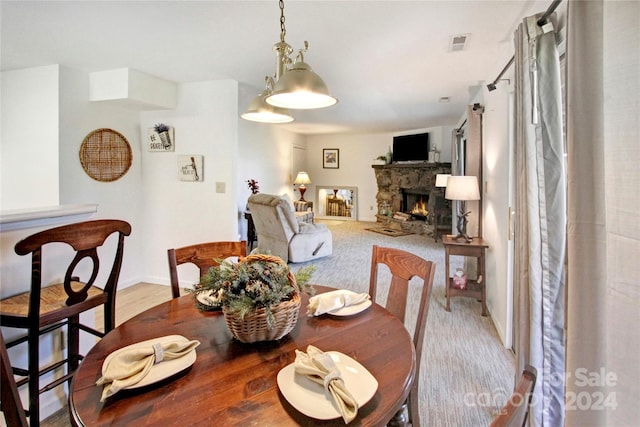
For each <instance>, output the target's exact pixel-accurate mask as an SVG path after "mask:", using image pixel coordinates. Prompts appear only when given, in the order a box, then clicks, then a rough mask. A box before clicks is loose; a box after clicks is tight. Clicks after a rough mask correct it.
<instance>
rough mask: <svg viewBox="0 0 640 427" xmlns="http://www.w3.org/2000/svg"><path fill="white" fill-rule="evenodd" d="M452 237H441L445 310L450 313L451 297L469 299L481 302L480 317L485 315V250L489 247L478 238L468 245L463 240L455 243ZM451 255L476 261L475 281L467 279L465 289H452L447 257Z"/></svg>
mask: <svg viewBox="0 0 640 427" xmlns="http://www.w3.org/2000/svg"><path fill="white" fill-rule="evenodd" d="M454 238H455V236H453V235H450V234H449V235H444V236H442V243H443V244H444V253H445V255H444V264H445V277H446V280H447V283H446V290H447V306H446V310H447V311H451V306H450V299H451V298H453V297H471V298H476V299H478V300H480V301H481V302H482V315H483V316H486V315H487V300H486V289H485V286H486V285H485V282H486V278H485V250H486V249H487V248H488V247H489V245H488V244H487V242H485V241H484V240H483V239H482V238H480V237H474V238H473V240H472V241H471V242H470V243H467V242H465V241H464V240H463V239H460V240H459V241H456V240H455V239H454ZM451 255H458V256H466V257H475V258H477V261H478V270H477V275H476V278H475V279H471V278H469V277H467V288H466V289H457V288H454V287H453V278H452V277H451V276H450V275H449V257H450V256H451Z"/></svg>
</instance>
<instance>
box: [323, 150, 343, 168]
mask: <svg viewBox="0 0 640 427" xmlns="http://www.w3.org/2000/svg"><path fill="white" fill-rule="evenodd" d="M322 167H323V168H325V169H338V168H340V150H339V149H337V148H323V149H322Z"/></svg>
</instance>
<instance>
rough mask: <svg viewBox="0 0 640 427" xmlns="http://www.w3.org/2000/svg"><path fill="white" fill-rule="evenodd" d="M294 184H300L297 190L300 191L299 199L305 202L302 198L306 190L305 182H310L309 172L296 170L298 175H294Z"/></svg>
mask: <svg viewBox="0 0 640 427" xmlns="http://www.w3.org/2000/svg"><path fill="white" fill-rule="evenodd" d="M293 183H294V184H298V185H300V186H299V187H298V190H299V191H300V201H301V202H306V200H305V199H304V192H305V191H307V187H306V184H311V178H309V174H308V173H306V172H298V176H296V180H295V181H293Z"/></svg>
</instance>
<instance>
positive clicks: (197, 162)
mask: <svg viewBox="0 0 640 427" xmlns="http://www.w3.org/2000/svg"><path fill="white" fill-rule="evenodd" d="M203 164H204V160H203V156H195V155H193V156H192V155H188V156H178V179H179V180H180V181H196V182H201V181H204V175H203V170H202V166H203Z"/></svg>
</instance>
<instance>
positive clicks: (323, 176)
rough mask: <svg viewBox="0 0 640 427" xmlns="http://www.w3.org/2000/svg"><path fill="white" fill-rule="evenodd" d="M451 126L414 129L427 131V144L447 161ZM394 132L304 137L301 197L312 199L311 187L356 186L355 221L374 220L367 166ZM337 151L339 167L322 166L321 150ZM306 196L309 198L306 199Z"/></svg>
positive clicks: (373, 198)
mask: <svg viewBox="0 0 640 427" xmlns="http://www.w3.org/2000/svg"><path fill="white" fill-rule="evenodd" d="M452 129H453V127H449V126H441V127H435V128H426V129H419V130H415V132H429V138H430V142H432V143H434V144H436V146H437V147H438V150H440V152H441V159H440V160H441V161H442V162H450V161H451V140H450V138H451V130H452ZM393 135H394V133H375V134H343V135H311V136H308V137H307V168H308V172H309V176H310V177H311V182H312V183H311V184H309V185H307V193H306V194H305V198H306V199H308V200H312V199H311V197H314V199H313V200H314V203H315V204H316V206H317V203H318V201H317V200H315V192H316V190H315V187H316V186H321V187H334V186H348V187H358V203H357V207H356V209H357V211H358V218H357V219H358V220H359V221H375V220H376V216H375V215H376V213H377V209H378V208H377V206H378V205H377V201H376V193H377V192H378V186H377V184H376V178H375V173H374V171H373V168H372V167H371V165H372V164H373V160H374V159H375V158H376V157H378V156H380V155H384V154H386V153H387V151H388V150H389V148H390V147H392V146H393ZM323 148H337V149H339V150H340V158H339V168H338V169H324V168H323V167H322V149H323ZM307 195H309V197H307Z"/></svg>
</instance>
